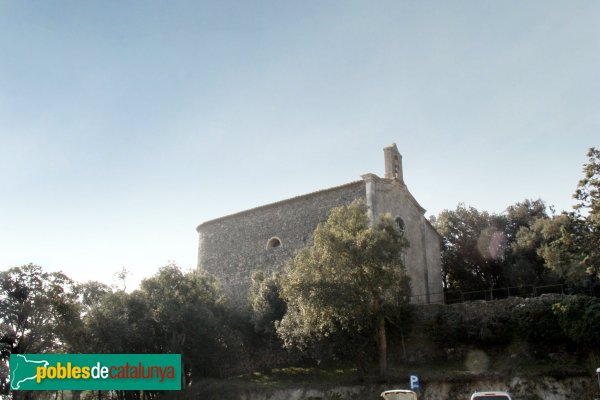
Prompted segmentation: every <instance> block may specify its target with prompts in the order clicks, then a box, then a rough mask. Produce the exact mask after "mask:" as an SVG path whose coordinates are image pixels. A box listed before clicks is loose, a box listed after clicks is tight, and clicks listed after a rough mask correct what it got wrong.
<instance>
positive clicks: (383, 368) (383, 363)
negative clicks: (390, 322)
mask: <svg viewBox="0 0 600 400" xmlns="http://www.w3.org/2000/svg"><path fill="white" fill-rule="evenodd" d="M377 347H378V349H379V378H381V379H385V378H386V375H387V340H386V337H385V318H384V316H383V315H379V316H378V317H377Z"/></svg>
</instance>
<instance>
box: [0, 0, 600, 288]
mask: <svg viewBox="0 0 600 400" xmlns="http://www.w3.org/2000/svg"><path fill="white" fill-rule="evenodd" d="M599 22H600V2H598V1H583V2H582V1H569V2H565V1H549V0H543V1H479V0H477V1H475V0H473V1H464V2H463V1H438V2H434V1H348V0H343V1H327V0H326V1H321V0H319V1H317V0H312V1H283V2H282V1H211V2H202V1H189V2H188V1H79V0H77V1H13V0H10V1H4V0H0V171H1V172H0V268H2V269H6V268H10V267H13V266H19V265H22V264H25V263H29V262H33V263H37V264H40V265H42V266H43V267H44V268H45V269H46V270H59V269H60V270H63V271H64V272H66V273H67V274H68V275H69V276H71V277H73V278H74V279H77V280H86V279H97V280H101V281H105V282H108V283H111V282H114V276H113V274H114V273H115V272H116V271H118V270H119V269H121V268H122V267H126V268H127V269H128V270H130V271H131V274H132V275H131V277H130V282H131V284H133V283H135V282H137V281H139V280H140V279H142V278H144V277H148V276H150V275H152V274H153V273H155V272H156V270H157V269H158V267H159V266H161V265H164V264H166V263H167V261H169V260H173V261H175V262H176V263H177V264H178V265H180V266H181V267H183V268H191V267H194V266H195V265H196V256H197V234H196V231H195V228H196V226H197V225H198V224H200V223H201V222H203V221H206V220H209V219H212V218H216V217H219V216H222V215H225V214H230V213H233V212H236V211H241V210H244V209H247V208H250V207H255V206H258V205H262V204H266V203H270V202H274V201H278V200H282V199H285V198H288V197H292V196H295V195H299V194H304V193H307V192H311V191H315V190H319V189H324V188H328V187H331V186H336V185H339V184H343V183H346V182H350V181H354V180H357V179H360V175H361V174H364V173H367V172H372V173H376V174H378V175H380V176H381V175H383V151H382V148H383V147H384V146H386V145H389V144H391V143H393V142H395V143H397V146H398V148H399V150H400V152H401V153H402V155H403V160H404V179H405V181H406V183H407V185H408V187H409V189H410V190H411V192H412V193H413V195H414V196H415V197H416V199H417V200H418V201H419V202H420V203H421V205H422V206H423V207H425V208H426V209H427V215H431V214H437V213H439V212H440V211H441V210H443V209H453V208H455V207H456V205H457V203H459V202H464V203H466V204H468V205H472V206H475V207H476V208H478V209H480V210H488V211H492V212H502V211H503V210H504V209H505V208H506V206H508V205H510V204H513V203H515V202H517V201H522V200H523V199H526V198H532V199H535V198H540V197H541V198H542V199H544V200H545V201H546V202H547V203H548V204H551V205H555V206H556V208H557V210H563V209H570V207H571V205H572V204H573V201H572V199H571V195H572V193H573V192H574V190H575V187H576V185H577V181H578V180H579V179H580V177H581V176H582V173H581V168H582V164H583V163H585V162H586V157H585V153H586V150H587V149H588V148H589V147H592V146H600V140H599V138H600V23H599Z"/></svg>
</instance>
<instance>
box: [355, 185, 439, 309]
mask: <svg viewBox="0 0 600 400" xmlns="http://www.w3.org/2000/svg"><path fill="white" fill-rule="evenodd" d="M367 181H368V183H367V187H368V188H370V190H368V194H367V197H369V200H367V201H368V202H369V203H370V204H369V206H370V207H371V209H372V210H373V216H374V218H377V217H379V216H380V215H381V214H385V213H389V214H391V215H392V217H393V218H396V217H400V218H402V220H403V222H404V225H405V235H406V238H407V239H408V241H409V244H410V246H409V248H408V249H407V251H406V256H405V264H406V271H407V273H408V275H409V276H410V279H411V282H410V286H411V303H414V304H428V303H442V302H443V301H444V295H443V288H442V276H441V270H442V265H441V258H440V257H441V253H440V238H439V236H438V234H437V232H435V229H434V228H433V227H432V226H431V225H430V224H429V223H428V222H427V221H426V219H425V216H424V212H425V210H424V209H423V208H421V206H420V205H419V204H418V203H417V202H416V200H415V199H414V198H413V197H412V195H411V194H410V192H409V191H408V189H407V188H406V186H405V185H404V184H401V183H400V182H398V181H394V180H388V179H381V178H377V177H376V176H373V175H371V176H368V177H367Z"/></svg>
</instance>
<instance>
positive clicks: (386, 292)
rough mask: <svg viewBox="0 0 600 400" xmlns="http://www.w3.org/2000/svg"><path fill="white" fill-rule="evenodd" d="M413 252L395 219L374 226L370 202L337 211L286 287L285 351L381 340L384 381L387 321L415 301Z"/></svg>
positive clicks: (300, 257)
mask: <svg viewBox="0 0 600 400" xmlns="http://www.w3.org/2000/svg"><path fill="white" fill-rule="evenodd" d="M407 246H408V242H407V241H406V239H405V238H404V237H403V236H402V234H401V232H400V230H399V228H398V226H397V225H396V223H395V222H394V220H393V219H392V218H391V216H390V215H383V216H381V217H380V218H378V219H377V220H376V221H374V222H372V221H371V219H370V217H369V214H368V212H367V207H366V205H365V203H364V202H355V203H352V204H351V205H349V206H342V207H337V208H334V209H333V210H332V211H331V214H330V216H329V218H328V219H327V222H325V223H322V224H319V226H318V227H317V229H316V230H315V234H314V244H313V245H312V246H310V247H308V248H305V249H304V250H302V251H300V252H299V253H298V254H297V255H296V257H295V258H294V259H293V260H292V262H291V263H290V265H289V269H288V271H287V275H285V276H284V277H283V279H282V283H281V286H282V298H283V299H284V300H285V301H286V303H287V307H288V308H287V313H286V315H285V316H284V317H283V319H282V320H281V323H280V324H279V326H278V329H277V332H278V334H279V336H280V337H281V339H282V340H283V342H284V345H285V346H287V347H300V348H302V347H306V346H310V345H311V344H314V343H316V342H320V341H327V340H328V338H331V337H333V336H334V335H336V334H339V333H340V332H345V333H351V334H353V335H357V336H362V337H367V338H376V341H377V346H378V349H379V352H378V353H379V367H380V374H381V375H382V376H384V375H385V374H386V369H387V361H386V360H387V359H386V346H387V344H386V331H385V324H386V322H385V321H386V318H388V317H390V316H391V315H392V314H393V312H394V310H395V307H397V306H398V304H399V303H403V302H407V301H408V277H407V276H406V274H405V268H404V265H403V261H402V260H403V257H402V253H403V252H404V251H405V249H406V247H407ZM368 342H369V341H367V342H366V343H368ZM355 350H356V351H357V354H358V353H360V351H361V349H355Z"/></svg>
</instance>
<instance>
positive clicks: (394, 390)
mask: <svg viewBox="0 0 600 400" xmlns="http://www.w3.org/2000/svg"><path fill="white" fill-rule="evenodd" d="M383 393H415V392H413V391H412V390H406V389H392V390H386V391H385V392H383ZM383 393H382V394H383Z"/></svg>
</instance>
